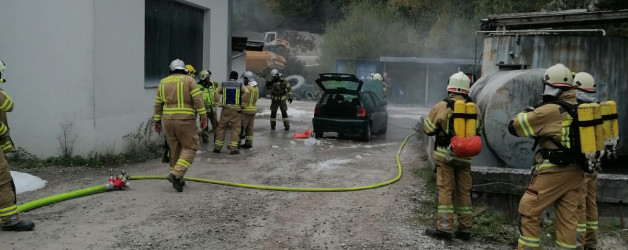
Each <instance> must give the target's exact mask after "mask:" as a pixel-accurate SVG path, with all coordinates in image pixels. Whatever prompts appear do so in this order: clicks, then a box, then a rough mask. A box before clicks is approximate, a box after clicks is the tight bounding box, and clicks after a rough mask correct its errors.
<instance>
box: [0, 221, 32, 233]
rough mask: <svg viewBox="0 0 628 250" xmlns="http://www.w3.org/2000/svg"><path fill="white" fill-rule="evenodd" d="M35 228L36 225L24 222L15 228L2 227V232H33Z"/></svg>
mask: <svg viewBox="0 0 628 250" xmlns="http://www.w3.org/2000/svg"><path fill="white" fill-rule="evenodd" d="M33 228H35V223H33V222H32V221H29V220H22V221H20V222H18V223H17V224H15V225H13V226H5V227H2V231H17V232H22V231H31V230H33Z"/></svg>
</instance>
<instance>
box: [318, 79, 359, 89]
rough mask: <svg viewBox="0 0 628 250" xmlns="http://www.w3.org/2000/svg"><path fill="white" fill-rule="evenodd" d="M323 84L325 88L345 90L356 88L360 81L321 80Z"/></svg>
mask: <svg viewBox="0 0 628 250" xmlns="http://www.w3.org/2000/svg"><path fill="white" fill-rule="evenodd" d="M322 84H323V86H324V87H325V89H326V90H334V89H338V90H340V89H346V90H357V89H358V87H359V86H360V83H358V82H353V81H324V82H322Z"/></svg>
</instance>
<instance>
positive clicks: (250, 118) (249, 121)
mask: <svg viewBox="0 0 628 250" xmlns="http://www.w3.org/2000/svg"><path fill="white" fill-rule="evenodd" d="M241 116H242V129H243V130H244V134H245V135H246V140H245V142H244V144H245V145H247V146H253V127H254V124H255V114H241Z"/></svg>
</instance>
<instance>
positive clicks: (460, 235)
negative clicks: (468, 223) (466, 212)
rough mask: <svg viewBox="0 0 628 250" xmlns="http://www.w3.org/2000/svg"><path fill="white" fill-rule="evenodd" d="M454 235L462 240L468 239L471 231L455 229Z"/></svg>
mask: <svg viewBox="0 0 628 250" xmlns="http://www.w3.org/2000/svg"><path fill="white" fill-rule="evenodd" d="M455 236H456V238H458V239H461V240H464V241H470V240H471V233H469V232H462V231H457V232H456V235H455Z"/></svg>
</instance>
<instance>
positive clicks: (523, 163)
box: [470, 69, 545, 169]
mask: <svg viewBox="0 0 628 250" xmlns="http://www.w3.org/2000/svg"><path fill="white" fill-rule="evenodd" d="M544 72H545V69H530V70H512V71H499V72H495V73H491V74H487V75H484V76H482V77H481V78H480V79H478V81H477V82H476V83H475V84H473V87H471V93H470V96H471V98H472V99H473V101H474V102H475V103H476V104H477V105H478V107H479V108H480V110H481V111H482V116H481V117H482V124H483V129H482V140H483V145H484V146H485V147H484V148H483V149H482V153H481V154H480V155H479V156H476V157H475V158H473V165H474V166H491V167H510V168H521V169H529V168H530V167H531V165H532V158H533V157H534V152H533V151H532V150H531V148H532V146H533V145H534V140H532V139H530V138H519V137H516V136H513V135H511V134H510V133H508V127H507V125H508V123H509V122H510V120H511V119H512V118H513V117H515V115H517V114H518V113H519V112H521V111H522V110H524V109H525V108H526V107H529V106H532V105H534V104H536V103H539V102H540V101H541V95H542V93H543V73H544Z"/></svg>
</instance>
